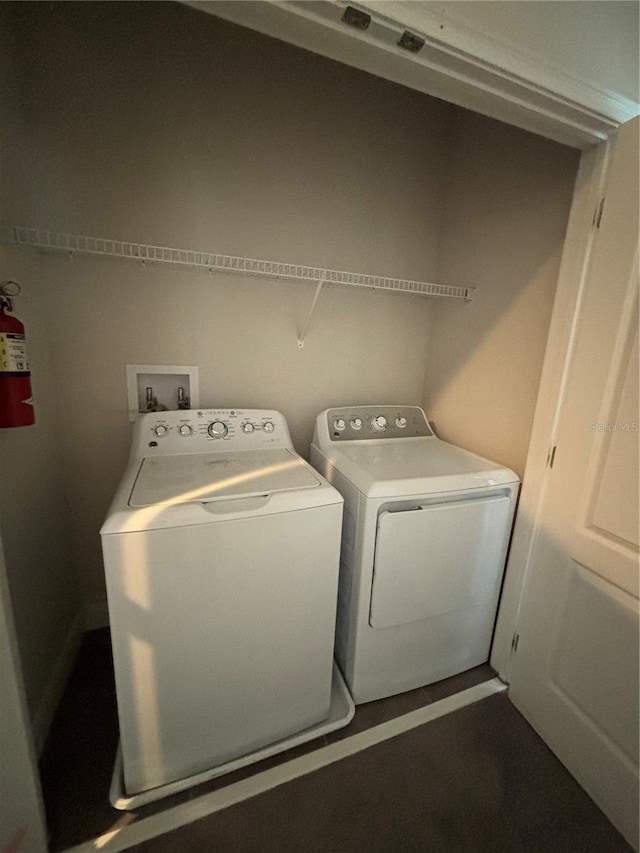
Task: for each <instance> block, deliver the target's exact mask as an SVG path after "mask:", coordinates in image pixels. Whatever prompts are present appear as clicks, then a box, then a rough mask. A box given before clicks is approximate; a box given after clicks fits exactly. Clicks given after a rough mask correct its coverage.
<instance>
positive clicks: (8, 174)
mask: <svg viewBox="0 0 640 853" xmlns="http://www.w3.org/2000/svg"><path fill="white" fill-rule="evenodd" d="M9 13H10V8H9V7H7V6H6V5H5V4H3V5H2V6H0V125H1V127H2V144H1V145H0V188H1V191H2V196H0V200H1V202H2V211H3V215H4V214H5V213H6V212H7V207H6V197H5V195H4V192H5V190H6V189H7V187H8V186H9V185H10V184H11V179H12V178H13V179H14V180H15V177H16V173H15V171H14V170H13V169H12V167H11V162H10V159H11V158H10V157H9V156H8V153H9V152H8V150H7V149H8V145H9V143H10V142H13V141H15V140H16V139H17V138H18V136H19V133H20V115H19V110H18V92H17V88H16V85H15V82H16V81H15V76H14V73H13V72H14V66H13V65H12V62H11V59H12V42H11V39H10V37H9V36H10V28H9V21H8V18H9ZM12 255H13V251H11V250H7V249H5V248H4V247H1V246H0V281H3V280H5V279H9V278H13V277H14V271H15V266H14V264H13V263H12V261H11V257H12ZM37 266H38V262H37V259H36V258H35V256H32V257H31V258H24V259H22V260H21V263H20V269H21V271H22V272H23V273H24V276H22V275H21V276H20V278H19V280H20V281H23V280H24V281H26V282H28V281H29V280H32V279H34V278H37V275H38V274H37V272H36V270H37ZM20 318H21V319H22V320H23V322H25V323H26V325H27V327H28V331H29V337H28V341H27V343H28V346H29V347H30V350H29V352H30V356H31V360H32V362H34V363H37V364H38V371H37V373H36V374H34V376H33V382H32V385H33V390H34V394H35V396H36V398H37V400H38V420H37V423H36V424H35V425H34V426H30V427H26V428H23V429H4V430H0V533H1V537H0V538H2V541H3V546H4V553H5V559H6V571H7V579H8V584H9V590H10V593H11V605H12V610H13V618H14V623H15V630H16V639H17V643H18V649H19V653H20V658H21V664H22V670H23V676H24V683H25V690H26V698H27V703H28V708H29V714H30V717H31V721H32V725H33V728H34V733H35V737H36V744H37V746H41V744H42V742H43V740H44V737H45V736H46V732H47V729H48V726H49V723H50V721H51V717H52V714H53V712H54V709H55V706H56V703H57V700H58V698H59V691H60V689H61V686H62V683H63V679H64V675H65V674H66V667H67V666H68V663H69V661H70V659H71V658H72V656H73V653H74V652H75V648H76V644H77V642H78V640H79V636H80V630H81V619H80V602H79V596H78V591H77V580H76V573H75V567H74V564H73V559H72V555H71V552H70V548H69V540H70V525H69V514H68V507H67V496H66V488H65V484H64V477H63V470H62V468H63V464H64V463H63V459H62V453H61V448H60V443H59V436H60V420H59V409H58V399H57V394H56V382H57V377H56V371H55V369H54V365H53V362H52V359H51V334H50V333H51V328H50V327H49V324H48V318H47V316H46V313H43V312H42V310H41V309H40V307H39V306H37V305H36V304H35V297H34V294H33V292H31V293H30V292H29V287H28V286H26V287H25V293H24V298H22V299H21V300H20Z"/></svg>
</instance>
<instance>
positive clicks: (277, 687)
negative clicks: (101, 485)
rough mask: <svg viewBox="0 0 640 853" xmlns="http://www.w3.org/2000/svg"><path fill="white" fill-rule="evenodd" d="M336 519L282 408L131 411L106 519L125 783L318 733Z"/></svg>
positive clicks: (185, 771) (329, 644) (324, 700)
mask: <svg viewBox="0 0 640 853" xmlns="http://www.w3.org/2000/svg"><path fill="white" fill-rule="evenodd" d="M341 521H342V498H341V496H340V494H339V493H338V492H337V491H336V490H335V489H334V488H332V487H331V486H330V485H329V484H328V483H326V482H325V481H324V480H323V479H322V477H321V476H320V475H319V474H318V473H317V472H316V471H314V470H313V468H312V467H311V466H310V465H309V464H308V463H307V462H305V461H304V460H303V459H302V458H301V457H300V456H298V455H297V454H296V452H295V451H294V449H293V445H292V443H291V439H290V437H289V431H288V429H287V424H286V422H285V419H284V417H283V416H282V415H281V414H279V413H278V412H275V411H263V410H249V409H224V410H206V411H178V412H163V413H153V414H147V415H143V416H142V417H141V418H140V419H139V420H138V422H137V423H136V425H135V428H134V438H133V446H132V450H131V456H130V460H129V465H128V468H127V470H126V472H125V474H124V476H123V479H122V481H121V484H120V487H119V489H118V491H117V493H116V496H115V499H114V501H113V504H112V506H111V508H110V510H109V513H108V515H107V519H106V521H105V523H104V526H103V527H102V530H101V536H102V546H103V555H104V566H105V574H106V582H107V592H108V600H109V614H110V621H111V633H112V645H113V655H114V665H115V677H116V689H117V699H118V715H119V722H120V736H121V750H122V763H123V772H124V789H125V791H126V793H127V794H128V795H129V794H133V793H136V792H141V791H147V790H149V789H151V788H155V787H156V786H165V785H166V784H167V783H170V782H172V781H174V780H179V779H183V778H185V777H193V776H194V775H195V774H198V773H201V772H202V771H205V770H207V769H209V768H215V767H220V766H222V767H223V768H224V767H228V768H229V769H234V768H235V767H236V766H238V762H237V761H236V764H233V763H232V764H229V762H233V760H234V759H238V758H239V757H242V756H247V755H249V756H251V755H252V754H255V756H256V757H257V758H260V757H263V755H264V754H265V753H264V751H263V752H262V753H261V752H260V748H262V747H264V746H265V745H268V744H274V743H276V744H278V749H280V748H284V747H285V746H286V745H287V740H286V739H287V737H289V736H291V735H292V734H293V733H300V732H301V731H304V732H305V736H304V737H298V738H297V740H296V741H295V742H300V740H303V739H308V737H310V736H313V734H314V732H315V733H316V734H321V733H323V731H324V729H322V728H320V729H318V725H320V723H321V721H323V720H326V719H327V718H328V716H329V715H330V703H331V697H332V670H333V643H334V632H335V617H336V600H337V586H338V565H339V550H340V530H341ZM352 714H353V704H351V712H350V714H349V713H347V716H346V717H345V718H344V720H343V721H338V722H336V720H333V721H332V725H331V728H337V727H339V726H340V725H344V724H346V723H347V722H348V721H349V719H350V717H351V716H352ZM314 726H315V729H314ZM309 733H311V734H309ZM256 751H258V752H257V753H256ZM273 751H276V750H275V749H272V750H271V752H273ZM249 760H250V759H249ZM241 763H247V760H244V759H243V760H242V762H241ZM211 775H218V774H217V773H216V774H211ZM201 778H203V777H201ZM122 807H125V808H126V807H129V806H127V805H125V806H122Z"/></svg>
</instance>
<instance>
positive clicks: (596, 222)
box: [591, 198, 604, 228]
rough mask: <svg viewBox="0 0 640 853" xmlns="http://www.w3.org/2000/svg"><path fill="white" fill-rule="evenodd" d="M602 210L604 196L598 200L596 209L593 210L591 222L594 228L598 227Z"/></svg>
mask: <svg viewBox="0 0 640 853" xmlns="http://www.w3.org/2000/svg"><path fill="white" fill-rule="evenodd" d="M603 210H604V198H601V199H600V201H599V202H598V203H597V204H596V209H595V210H594V212H593V222H592V223H591V224H592V225H594V226H595V227H596V228H599V227H600V222H601V221H602V211H603Z"/></svg>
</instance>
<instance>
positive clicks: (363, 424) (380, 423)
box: [327, 406, 433, 441]
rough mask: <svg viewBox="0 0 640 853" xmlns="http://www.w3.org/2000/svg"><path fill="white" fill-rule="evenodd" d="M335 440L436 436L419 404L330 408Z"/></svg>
mask: <svg viewBox="0 0 640 853" xmlns="http://www.w3.org/2000/svg"><path fill="white" fill-rule="evenodd" d="M327 430H328V433H329V438H330V439H331V441H358V440H363V439H372V438H412V437H415V436H429V435H433V432H432V430H431V427H430V426H429V424H428V423H427V418H426V416H425V414H424V412H423V411H422V409H420V408H419V407H418V406H353V407H347V408H342V409H329V410H328V411H327Z"/></svg>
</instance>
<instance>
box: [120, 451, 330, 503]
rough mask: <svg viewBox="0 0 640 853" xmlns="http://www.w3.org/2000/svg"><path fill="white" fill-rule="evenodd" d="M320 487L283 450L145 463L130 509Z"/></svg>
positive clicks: (156, 459) (166, 458)
mask: <svg viewBox="0 0 640 853" xmlns="http://www.w3.org/2000/svg"><path fill="white" fill-rule="evenodd" d="M319 485H320V480H319V479H318V478H317V477H316V476H315V475H314V472H313V471H312V470H311V469H310V468H309V466H308V465H306V464H305V463H304V461H303V460H302V459H301V458H300V457H298V456H295V455H294V454H292V453H291V452H290V451H289V450H286V449H285V448H277V449H273V450H242V451H240V452H237V453H233V452H225V453H198V454H194V455H191V454H177V455H175V456H158V457H154V458H149V457H147V458H145V459H143V460H142V463H141V465H140V469H139V471H138V475H137V477H136V479H135V483H134V485H133V489H132V490H131V497H130V498H129V506H131V507H145V506H153V505H156V504H162V503H167V502H168V503H170V504H181V503H189V502H191V501H198V502H199V503H202V502H206V501H214V500H219V499H226V498H232V497H233V498H237V497H252V496H255V495H266V494H273V493H274V492H285V491H291V490H294V489H309V488H313V487H315V486H319Z"/></svg>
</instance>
